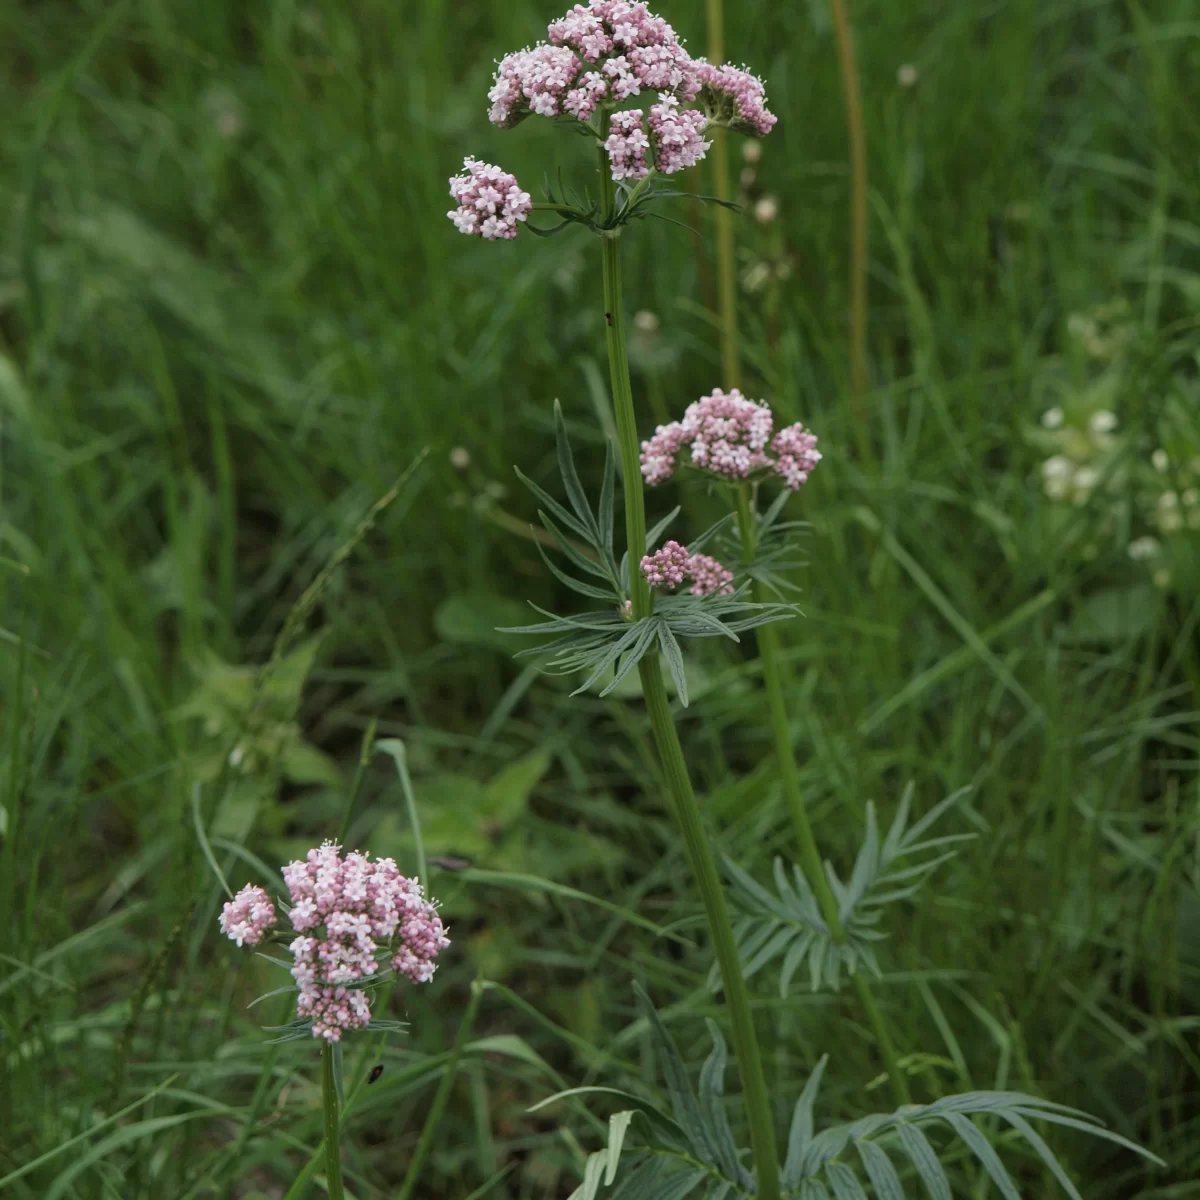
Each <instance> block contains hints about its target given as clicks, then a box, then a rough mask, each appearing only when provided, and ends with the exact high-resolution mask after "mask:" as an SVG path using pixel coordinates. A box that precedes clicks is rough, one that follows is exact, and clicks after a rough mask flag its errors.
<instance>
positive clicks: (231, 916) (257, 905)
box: [220, 884, 279, 946]
mask: <svg viewBox="0 0 1200 1200" xmlns="http://www.w3.org/2000/svg"><path fill="white" fill-rule="evenodd" d="M278 920H279V918H278V917H277V916H276V915H275V905H273V904H272V903H271V897H270V896H268V895H267V893H266V892H264V891H263V889H262V888H260V887H254V886H252V885H251V884H246V886H245V887H244V888H242V890H241V891H240V892H238V894H237V895H236V896H234V898H233V899H232V900H230V901H229V902H228V903H227V904H226V905H225V907H224V908H223V909H221V921H220V923H221V932H222V933H223V934H224V935H225V936H226V937H227V938H231V939H232V940H233V941H235V942H237V944H238V945H239V946H257V945H258V943H259V942H261V941H262V938H263V934H264V933H266V932H267V930H268V929H270V928H271V927H272V926H273V925H274V924H275V922H276V921H278Z"/></svg>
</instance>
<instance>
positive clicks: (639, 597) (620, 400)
mask: <svg viewBox="0 0 1200 1200" xmlns="http://www.w3.org/2000/svg"><path fill="white" fill-rule="evenodd" d="M602 133H604V134H605V135H607V121H606V120H605V121H604V122H603V124H602ZM600 178H601V180H602V181H603V185H602V186H603V205H604V216H605V217H606V218H607V217H608V216H609V215H611V213H612V211H613V206H614V203H615V199H614V189H613V184H612V180H611V177H610V175H609V169H608V161H607V154H606V152H605V151H603V149H602V150H601V159H600ZM619 232H620V231H619V230H613V231H612V233H611V234H610V236H607V237H603V238H601V247H602V256H601V257H602V267H603V282H604V312H605V326H606V329H607V335H608V361H609V370H610V374H611V378H612V394H613V409H614V413H615V417H616V425H617V440H618V449H619V451H620V458H621V469H622V482H623V487H624V493H625V532H626V539H627V544H628V554H629V561H630V564H631V565H632V564H634V563H637V562H640V560H641V559H642V557H643V556H644V555H645V551H646V501H645V495H644V492H643V485H642V474H641V462H640V455H639V444H638V436H637V422H636V417H635V414H634V407H633V389H632V385H631V382H630V377H629V362H628V357H627V352H626V342H625V316H624V312H623V309H622V297H621V258H620V242H619V240H618V237H617V236H615V235H617V234H619ZM629 574H630V580H629V584H630V593H631V598H632V601H633V615H634V617H635V618H641V617H644V616H648V615H650V612H651V605H652V600H651V595H650V588H649V585H648V583H647V581H646V578H645V576H644V575H643V573H642V572H641V571H640V570H631V571H630V573H629ZM638 674H639V676H640V678H641V683H642V693H643V695H644V697H645V701H646V708H647V711H648V713H649V716H650V726H651V729H652V731H653V734H654V744H655V747H656V749H657V751H658V756H659V759H660V761H661V763H662V768H663V774H664V776H665V779H666V783H667V789H668V792H669V794H670V797H671V802H672V806H673V809H674V813H675V819H676V821H677V822H678V825H679V830H680V833H681V834H682V836H683V842H684V850H685V852H686V854H687V858H688V863H689V865H690V866H691V868H692V873H693V875H694V876H695V878H696V885H697V887H698V889H699V891H700V897H701V900H702V902H703V904H704V912H705V916H706V917H707V919H708V928H709V934H710V936H711V938H712V941H713V950H714V953H715V955H716V959H717V965H718V967H719V969H720V972H721V982H722V985H723V987H724V991H725V1000H726V1003H727V1005H728V1007H729V1019H730V1024H731V1027H732V1032H733V1045H734V1052H735V1054H736V1056H737V1066H738V1072H739V1074H740V1076H741V1080H742V1090H743V1098H744V1102H745V1106H746V1115H747V1119H748V1122H749V1126H750V1144H751V1149H752V1151H753V1154H754V1165H755V1169H756V1172H757V1195H758V1197H759V1198H760V1200H778V1198H779V1196H780V1184H779V1166H778V1162H779V1160H778V1156H777V1152H776V1145H775V1129H774V1123H773V1118H772V1112H771V1101H770V1095H769V1093H768V1091H767V1084H766V1076H765V1074H764V1071H763V1064H762V1054H761V1052H760V1050H759V1045H758V1035H757V1034H756V1033H755V1030H754V1018H753V1014H752V1012H751V1009H750V995H749V991H748V989H747V987H746V981H745V979H744V977H743V975H742V965H741V961H740V959H739V957H738V951H737V944H736V942H735V940H734V935H733V924H732V922H731V920H730V917H729V909H728V906H727V905H726V902H725V892H724V889H723V886H722V883H721V877H720V873H719V871H718V869H717V862H716V858H715V857H714V855H713V851H712V847H711V845H710V844H709V841H708V836H707V834H706V833H705V830H704V825H703V821H702V820H701V816H700V806H699V804H698V803H697V800H696V793H695V791H694V790H693V788H692V781H691V778H690V777H689V775H688V770H687V763H686V760H685V759H684V755H683V747H682V746H681V745H680V742H679V735H678V732H677V731H676V729H675V721H674V717H673V716H672V713H671V704H670V701H669V700H668V698H667V689H666V685H665V683H664V681H663V674H662V665H661V663H660V660H659V657H658V655H657V654H647V655H646V656H645V657H644V658H642V660H641V661H640V662H639V663H638Z"/></svg>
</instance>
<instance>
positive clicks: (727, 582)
mask: <svg viewBox="0 0 1200 1200" xmlns="http://www.w3.org/2000/svg"><path fill="white" fill-rule="evenodd" d="M641 568H642V574H643V575H645V577H646V582H647V583H649V584H650V586H651V587H665V588H677V587H678V586H679V585H680V584H681V583H683V582H684V580H687V579H690V580H691V581H692V586H691V593H692V595H693V596H708V595H711V594H712V593H714V592H719V593H721V594H723V595H728V594H729V593H730V592H732V591H733V572H732V571H729V570H727V569H726V568H725V567H723V566H721V564H720V563H719V562H717V560H716V559H715V558H712V557H711V556H710V555H707V554H689V553H688V551H687V547H686V546H681V545H680V544H679V543H678V542H674V541H672V542H666V543H665V544H664V545H663V546H662V548H661V549H659V550H656V551H655V552H654V553H653V554H647V555H645V557H643V559H642V561H641Z"/></svg>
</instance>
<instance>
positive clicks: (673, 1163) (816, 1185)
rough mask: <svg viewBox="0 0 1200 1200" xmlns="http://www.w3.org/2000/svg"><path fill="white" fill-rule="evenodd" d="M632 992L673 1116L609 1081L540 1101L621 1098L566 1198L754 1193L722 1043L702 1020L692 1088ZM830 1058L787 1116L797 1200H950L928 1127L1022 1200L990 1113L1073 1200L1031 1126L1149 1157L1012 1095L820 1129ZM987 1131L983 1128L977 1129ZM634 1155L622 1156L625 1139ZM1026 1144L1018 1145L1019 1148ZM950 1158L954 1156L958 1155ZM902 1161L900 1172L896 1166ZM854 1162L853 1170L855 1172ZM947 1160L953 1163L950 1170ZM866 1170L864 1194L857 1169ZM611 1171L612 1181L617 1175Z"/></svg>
mask: <svg viewBox="0 0 1200 1200" xmlns="http://www.w3.org/2000/svg"><path fill="white" fill-rule="evenodd" d="M636 990H637V998H638V1006H639V1008H640V1009H641V1012H642V1014H643V1016H644V1017H645V1018H646V1020H647V1021H648V1022H649V1025H650V1035H651V1041H652V1042H653V1045H654V1052H655V1057H656V1059H657V1060H658V1065H659V1069H660V1070H661V1072H662V1074H663V1077H664V1080H665V1083H666V1091H667V1096H668V1098H669V1100H670V1112H669V1113H668V1112H666V1111H664V1110H663V1109H661V1108H659V1107H657V1106H655V1105H653V1104H651V1103H650V1102H648V1101H645V1100H641V1099H639V1098H637V1097H636V1096H633V1095H630V1094H628V1093H624V1092H620V1091H616V1090H615V1089H612V1088H603V1087H583V1088H572V1089H570V1090H568V1091H565V1092H560V1093H558V1094H557V1095H555V1096H551V1097H550V1098H549V1099H547V1100H545V1101H543V1102H542V1104H540V1105H538V1106H537V1107H538V1108H541V1107H543V1106H544V1105H548V1104H551V1103H554V1102H555V1101H559V1100H563V1099H566V1098H568V1097H572V1096H585V1095H606V1096H609V1097H612V1098H613V1099H615V1100H619V1101H621V1102H624V1103H629V1104H631V1105H632V1107H630V1108H627V1109H622V1110H621V1111H620V1112H618V1113H616V1114H614V1115H613V1116H612V1117H611V1118H610V1119H609V1138H608V1144H607V1146H606V1147H605V1148H604V1149H603V1150H598V1151H596V1152H595V1153H593V1154H592V1155H590V1156H589V1158H588V1161H587V1165H586V1167H585V1169H584V1176H583V1182H582V1183H581V1184H580V1186H579V1187H578V1188H577V1189H576V1190H575V1191H574V1192H573V1193H572V1196H571V1200H596V1197H597V1196H598V1195H599V1194H600V1192H601V1189H602V1188H606V1187H609V1186H611V1185H612V1184H613V1183H614V1181H615V1182H616V1184H617V1186H616V1187H615V1189H614V1190H613V1192H612V1196H613V1197H614V1200H616V1198H618V1197H619V1198H620V1200H685V1198H688V1197H695V1198H696V1200H701V1198H703V1200H732V1198H733V1197H737V1196H742V1197H752V1196H753V1195H754V1179H753V1176H752V1175H751V1173H750V1172H749V1171H748V1170H747V1169H746V1167H745V1166H744V1164H743V1159H744V1157H745V1153H744V1151H741V1150H739V1149H738V1146H737V1143H736V1142H735V1141H734V1136H733V1130H732V1128H731V1127H730V1123H729V1117H728V1115H727V1113H726V1109H725V1102H724V1076H725V1068H726V1060H727V1055H726V1050H725V1042H724V1039H723V1038H722V1036H721V1032H720V1030H719V1029H718V1028H717V1026H716V1025H715V1024H714V1023H713V1022H712V1021H709V1022H708V1032H709V1037H710V1038H711V1039H712V1043H713V1048H712V1052H711V1054H710V1055H709V1057H708V1060H707V1061H706V1062H705V1064H704V1066H703V1068H702V1069H701V1071H700V1082H699V1089H698V1090H697V1089H694V1088H693V1087H692V1084H691V1082H690V1080H689V1078H688V1071H687V1067H686V1066H685V1064H684V1061H683V1058H682V1057H681V1055H680V1053H679V1050H678V1048H677V1047H676V1045H675V1042H674V1040H673V1039H672V1038H671V1035H670V1034H669V1033H668V1032H667V1030H666V1027H665V1026H664V1025H663V1022H662V1019H661V1017H660V1016H659V1015H658V1012H657V1011H656V1010H655V1008H654V1006H653V1005H652V1004H651V1003H650V1000H649V998H648V997H647V996H646V994H645V992H644V991H643V990H642V989H641V988H640V987H639V988H637V989H636ZM828 1061H829V1056H828V1055H825V1056H823V1057H822V1058H821V1059H820V1061H819V1062H818V1063H817V1065H816V1067H815V1068H814V1069H813V1071H812V1073H811V1074H810V1075H809V1077H808V1080H807V1082H806V1083H805V1085H804V1088H803V1090H802V1091H801V1093H800V1097H799V1099H798V1100H797V1101H796V1105H795V1108H794V1109H793V1111H792V1122H791V1128H790V1131H789V1134H788V1141H787V1152H786V1153H787V1157H786V1161H785V1163H784V1165H783V1175H782V1178H783V1185H784V1194H785V1196H788V1197H794V1198H796V1200H813V1198H814V1197H825V1198H828V1197H829V1196H831V1195H832V1196H833V1197H834V1200H867V1197H868V1195H872V1196H875V1197H877V1200H903V1197H904V1196H905V1195H907V1194H908V1192H907V1191H906V1188H905V1185H904V1182H903V1177H902V1173H903V1176H911V1175H915V1176H916V1177H917V1178H919V1179H920V1181H921V1183H922V1185H923V1186H924V1188H925V1190H926V1191H927V1193H928V1195H929V1196H930V1197H931V1200H950V1197H951V1196H952V1195H953V1194H954V1193H952V1191H951V1185H950V1176H949V1175H948V1174H947V1171H946V1168H945V1166H944V1165H943V1162H942V1158H944V1157H946V1152H945V1151H943V1152H942V1153H941V1154H940V1155H939V1152H938V1151H937V1150H936V1149H935V1147H934V1145H933V1144H932V1143H931V1142H930V1140H929V1136H928V1131H938V1132H948V1133H950V1134H951V1135H953V1136H954V1137H956V1138H958V1139H959V1141H961V1142H962V1145H963V1147H964V1148H965V1149H966V1150H967V1151H969V1152H970V1154H971V1155H972V1156H973V1157H974V1159H975V1160H976V1162H977V1163H978V1165H979V1167H980V1168H981V1169H982V1171H983V1173H984V1174H985V1175H986V1176H987V1178H988V1179H989V1180H991V1182H992V1183H993V1184H994V1185H995V1187H996V1190H997V1191H998V1192H999V1193H1000V1195H1001V1196H1003V1197H1004V1200H1020V1195H1021V1193H1020V1191H1019V1190H1018V1189H1017V1186H1016V1185H1015V1184H1014V1182H1013V1179H1012V1176H1011V1175H1010V1174H1009V1172H1008V1170H1007V1169H1006V1168H1005V1166H1004V1164H1003V1162H1002V1161H1001V1159H1000V1156H999V1155H998V1154H997V1152H996V1147H995V1145H994V1142H995V1138H994V1136H992V1137H989V1136H988V1135H987V1134H986V1133H985V1132H984V1131H983V1129H981V1127H980V1123H982V1122H986V1121H987V1119H988V1118H992V1119H993V1120H998V1121H1002V1122H1004V1123H1005V1124H1007V1125H1008V1126H1009V1127H1010V1128H1011V1130H1012V1131H1013V1136H1012V1137H1011V1138H1010V1139H1006V1141H1012V1142H1013V1144H1014V1145H1015V1146H1018V1147H1022V1148H1024V1149H1026V1150H1027V1151H1032V1152H1033V1154H1034V1155H1036V1156H1037V1158H1039V1159H1040V1160H1041V1161H1042V1163H1043V1164H1044V1165H1045V1166H1046V1168H1047V1170H1048V1171H1049V1172H1050V1174H1051V1175H1052V1176H1053V1177H1054V1179H1055V1180H1056V1181H1057V1183H1058V1184H1059V1185H1060V1186H1061V1187H1062V1189H1063V1191H1065V1192H1066V1193H1067V1195H1068V1196H1070V1197H1071V1198H1072V1200H1082V1198H1081V1196H1080V1193H1079V1190H1078V1188H1076V1186H1075V1184H1074V1183H1073V1182H1072V1181H1071V1179H1070V1177H1069V1176H1068V1175H1067V1173H1066V1172H1065V1171H1064V1169H1063V1167H1062V1164H1061V1163H1060V1162H1059V1160H1058V1158H1057V1157H1056V1156H1055V1155H1054V1153H1053V1151H1052V1150H1051V1149H1050V1147H1049V1146H1048V1145H1047V1144H1046V1142H1045V1141H1044V1140H1043V1138H1042V1137H1041V1135H1040V1134H1039V1133H1038V1132H1037V1130H1036V1129H1035V1128H1034V1127H1033V1125H1031V1124H1030V1122H1031V1121H1041V1122H1045V1123H1046V1124H1049V1125H1059V1126H1063V1127H1065V1128H1069V1129H1074V1130H1077V1131H1079V1132H1083V1133H1087V1134H1090V1135H1091V1136H1092V1137H1097V1138H1101V1139H1103V1140H1105V1141H1108V1142H1112V1143H1113V1144H1115V1145H1119V1146H1121V1147H1123V1148H1124V1149H1126V1150H1129V1151H1131V1152H1133V1153H1135V1154H1138V1155H1141V1156H1143V1157H1145V1158H1148V1159H1151V1160H1153V1159H1154V1156H1153V1155H1151V1154H1149V1153H1148V1152H1147V1151H1145V1150H1143V1149H1142V1148H1141V1147H1139V1146H1137V1145H1135V1144H1134V1143H1132V1142H1130V1141H1129V1140H1128V1139H1127V1138H1124V1137H1122V1136H1121V1135H1120V1134H1118V1133H1114V1132H1112V1131H1111V1130H1109V1129H1106V1128H1105V1127H1104V1125H1103V1124H1102V1123H1101V1122H1099V1121H1097V1120H1096V1119H1095V1118H1093V1117H1090V1116H1088V1115H1087V1114H1086V1113H1083V1112H1080V1111H1079V1110H1078V1109H1073V1108H1069V1107H1067V1106H1066V1105H1062V1104H1054V1103H1051V1102H1050V1101H1048V1100H1042V1099H1040V1098H1039V1097H1037V1096H1031V1095H1026V1094H1023V1093H1021V1092H999V1091H994V1092H964V1093H960V1094H958V1095H953V1096H946V1097H943V1098H942V1099H940V1100H936V1101H934V1102H933V1103H932V1104H910V1105H906V1106H905V1107H903V1108H901V1109H899V1110H897V1111H896V1112H892V1113H875V1114H872V1115H871V1116H868V1117H862V1118H860V1119H859V1120H857V1121H850V1122H845V1123H843V1124H839V1125H832V1126H830V1127H828V1128H825V1129H821V1130H819V1131H818V1130H817V1128H816V1117H815V1109H816V1102H817V1096H818V1092H819V1089H820V1086H821V1079H822V1076H823V1075H824V1072H825V1067H826V1064H827V1063H828ZM984 1127H985V1128H987V1126H986V1125H985V1126H984ZM631 1133H635V1134H636V1135H637V1138H638V1143H639V1145H638V1147H637V1150H641V1151H642V1153H641V1154H638V1153H637V1150H635V1151H634V1153H632V1154H626V1159H627V1161H628V1166H627V1167H626V1168H625V1171H624V1174H620V1172H621V1169H622V1162H621V1159H622V1153H623V1152H624V1151H626V1150H627V1141H628V1138H629V1135H630V1134H631ZM1022 1144H1023V1145H1022ZM954 1157H955V1159H956V1160H957V1159H959V1158H960V1157H961V1156H960V1155H959V1154H957V1153H956V1154H955V1156H954ZM897 1161H899V1162H900V1163H901V1169H900V1170H898V1169H897V1166H896V1163H897ZM856 1166H857V1167H858V1170H856ZM957 1169H959V1168H958V1166H957V1165H956V1168H955V1170H956V1171H957ZM859 1171H861V1174H862V1175H865V1176H866V1180H867V1182H868V1183H869V1185H870V1189H871V1190H870V1192H869V1193H868V1191H867V1190H866V1189H865V1188H864V1186H863V1182H862V1178H861V1176H860V1174H859ZM618 1176H619V1178H618Z"/></svg>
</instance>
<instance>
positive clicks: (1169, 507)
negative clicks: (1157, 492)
mask: <svg viewBox="0 0 1200 1200" xmlns="http://www.w3.org/2000/svg"><path fill="white" fill-rule="evenodd" d="M1155 518H1156V519H1157V521H1158V527H1159V529H1160V530H1161V531H1162V532H1163V533H1175V532H1176V531H1177V530H1179V529H1181V528H1182V527H1183V515H1182V514H1181V513H1180V511H1179V497H1178V495H1176V493H1175V492H1163V494H1162V495H1161V496H1159V498H1158V504H1157V505H1156V506H1155Z"/></svg>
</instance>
